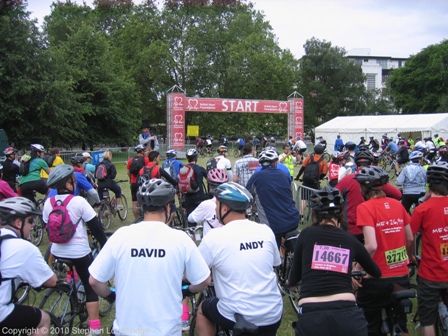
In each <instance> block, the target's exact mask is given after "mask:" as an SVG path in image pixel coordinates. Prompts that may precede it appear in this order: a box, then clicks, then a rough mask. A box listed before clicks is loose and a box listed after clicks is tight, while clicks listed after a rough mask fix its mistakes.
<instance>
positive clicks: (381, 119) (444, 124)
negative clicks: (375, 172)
mask: <svg viewBox="0 0 448 336" xmlns="http://www.w3.org/2000/svg"><path fill="white" fill-rule="evenodd" d="M434 129H437V130H444V131H448V113H434V114H398V115H378V116H377V115H375V116H372V115H363V116H350V117H336V118H334V119H332V120H330V121H327V122H326V123H324V124H322V125H320V126H318V127H316V132H319V131H320V132H353V133H356V132H359V133H365V132H369V133H378V132H394V131H400V132H419V131H422V132H424V131H431V130H434Z"/></svg>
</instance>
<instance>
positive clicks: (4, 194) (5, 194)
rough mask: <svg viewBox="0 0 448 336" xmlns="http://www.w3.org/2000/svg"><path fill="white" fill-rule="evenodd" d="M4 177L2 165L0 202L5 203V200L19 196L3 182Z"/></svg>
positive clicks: (0, 172)
mask: <svg viewBox="0 0 448 336" xmlns="http://www.w3.org/2000/svg"><path fill="white" fill-rule="evenodd" d="M2 177H3V166H2V164H1V163H0V201H3V200H4V199H5V198H10V197H15V196H17V194H16V193H15V192H14V190H12V188H11V187H10V186H9V184H8V183H7V182H6V181H3V180H2Z"/></svg>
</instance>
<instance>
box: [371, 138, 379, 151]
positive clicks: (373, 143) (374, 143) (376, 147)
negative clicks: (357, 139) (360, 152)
mask: <svg viewBox="0 0 448 336" xmlns="http://www.w3.org/2000/svg"><path fill="white" fill-rule="evenodd" d="M369 145H370V149H371V151H372V152H374V153H376V152H378V150H379V149H380V144H379V142H378V140H376V139H375V137H374V136H373V135H372V136H370V141H369Z"/></svg>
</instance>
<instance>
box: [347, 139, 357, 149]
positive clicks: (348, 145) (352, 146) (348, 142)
mask: <svg viewBox="0 0 448 336" xmlns="http://www.w3.org/2000/svg"><path fill="white" fill-rule="evenodd" d="M345 147H346V148H347V149H349V150H354V149H355V148H356V144H355V143H354V142H353V141H347V143H346V144H345Z"/></svg>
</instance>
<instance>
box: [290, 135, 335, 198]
mask: <svg viewBox="0 0 448 336" xmlns="http://www.w3.org/2000/svg"><path fill="white" fill-rule="evenodd" d="M324 150H325V148H324V147H323V146H322V145H321V144H318V145H316V146H314V155H308V156H307V157H306V158H305V161H303V163H302V167H300V170H299V173H298V174H297V176H296V178H295V180H296V181H297V180H299V179H300V176H302V174H303V173H304V171H305V168H306V166H308V165H309V164H310V163H311V157H312V158H313V162H317V161H319V160H320V161H319V172H318V176H316V177H315V179H314V181H303V185H304V186H306V187H309V188H313V189H319V180H321V179H323V178H324V177H325V175H327V171H328V164H327V161H325V159H324V158H322V154H323V153H324Z"/></svg>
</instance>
